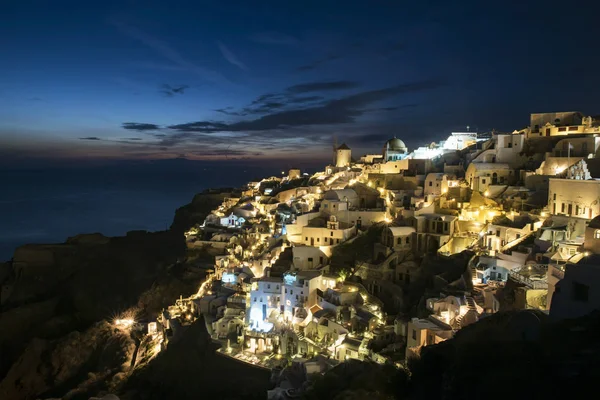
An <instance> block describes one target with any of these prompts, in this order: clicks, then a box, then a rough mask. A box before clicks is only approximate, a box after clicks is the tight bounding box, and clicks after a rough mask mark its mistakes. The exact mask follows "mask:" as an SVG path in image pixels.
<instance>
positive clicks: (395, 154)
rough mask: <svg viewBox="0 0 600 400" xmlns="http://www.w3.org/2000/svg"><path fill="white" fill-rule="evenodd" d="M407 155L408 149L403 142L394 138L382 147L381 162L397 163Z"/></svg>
mask: <svg viewBox="0 0 600 400" xmlns="http://www.w3.org/2000/svg"><path fill="white" fill-rule="evenodd" d="M407 155H408V148H407V147H406V145H405V144H404V142H403V141H402V140H400V139H398V138H396V137H394V138H392V139H390V140H388V141H387V142H385V144H384V145H383V160H384V162H387V161H399V160H403V159H404V158H406V156H407Z"/></svg>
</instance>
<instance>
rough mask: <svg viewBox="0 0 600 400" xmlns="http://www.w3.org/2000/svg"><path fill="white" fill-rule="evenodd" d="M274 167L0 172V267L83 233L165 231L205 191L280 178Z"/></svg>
mask: <svg viewBox="0 0 600 400" xmlns="http://www.w3.org/2000/svg"><path fill="white" fill-rule="evenodd" d="M282 168H285V166H279V165H275V164H273V163H264V162H263V163H256V162H254V163H244V162H241V161H238V162H210V161H191V160H185V159H173V160H160V161H147V162H120V163H113V164H109V165H77V164H69V165H60V166H40V167H32V168H9V169H7V168H5V169H0V261H8V260H10V258H11V257H12V255H13V253H14V250H15V248H16V247H17V246H20V245H23V244H28V243H61V242H64V241H65V240H66V239H67V238H68V237H70V236H74V235H77V234H80V233H93V232H100V233H102V234H104V235H107V236H120V235H124V234H125V233H126V232H127V231H130V230H148V231H156V230H164V229H167V228H168V227H169V226H170V225H171V222H172V220H173V216H174V215H175V210H176V209H177V208H178V207H181V206H183V205H185V204H187V203H189V202H190V201H191V200H192V198H193V196H194V195H195V194H196V193H199V192H201V191H203V190H204V189H207V188H218V187H240V186H241V185H243V184H246V183H248V182H249V181H251V180H254V179H259V178H264V177H268V176H273V175H277V176H281V173H282Z"/></svg>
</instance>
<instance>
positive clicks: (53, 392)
mask: <svg viewBox="0 0 600 400" xmlns="http://www.w3.org/2000/svg"><path fill="white" fill-rule="evenodd" d="M135 348H136V344H135V342H134V340H133V339H132V338H131V337H130V335H129V334H128V333H125V332H123V331H120V330H118V329H115V328H114V327H113V326H112V325H111V324H109V323H107V322H105V321H103V322H99V323H97V324H95V325H94V326H92V327H91V328H89V329H87V330H86V331H84V332H82V333H80V332H77V331H75V332H71V333H70V334H69V335H67V336H65V337H64V338H61V339H58V340H45V339H34V340H32V341H31V342H30V343H29V345H28V346H27V348H26V349H25V351H24V352H23V354H22V355H21V357H19V359H18V360H17V362H15V363H14V365H13V366H12V367H11V368H10V370H9V371H8V373H7V375H6V378H5V379H4V380H3V381H2V382H0V397H1V398H3V399H13V400H20V399H30V398H37V397H38V396H41V397H51V396H60V397H61V398H62V399H73V398H82V397H84V398H88V397H89V395H90V393H92V392H96V391H97V390H99V389H100V390H101V389H112V387H107V385H106V383H105V382H106V378H108V377H110V378H111V379H112V382H111V383H112V384H113V386H114V385H118V383H119V375H118V374H119V373H121V372H124V371H127V370H128V369H129V367H130V366H131V362H132V360H133V355H134V352H135Z"/></svg>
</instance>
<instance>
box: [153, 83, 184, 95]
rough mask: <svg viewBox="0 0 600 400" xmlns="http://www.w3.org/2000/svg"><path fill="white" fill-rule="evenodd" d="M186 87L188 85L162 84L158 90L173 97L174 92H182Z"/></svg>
mask: <svg viewBox="0 0 600 400" xmlns="http://www.w3.org/2000/svg"><path fill="white" fill-rule="evenodd" d="M186 89H189V86H188V85H179V86H171V85H169V84H166V83H164V84H162V85H161V86H160V90H159V92H160V93H161V94H163V95H164V96H167V97H173V96H175V95H176V94H183V93H184V92H185V90H186Z"/></svg>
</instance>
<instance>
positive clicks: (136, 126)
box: [121, 122, 160, 132]
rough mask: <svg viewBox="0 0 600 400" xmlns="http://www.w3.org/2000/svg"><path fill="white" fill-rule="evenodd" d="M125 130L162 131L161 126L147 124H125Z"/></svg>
mask: <svg viewBox="0 0 600 400" xmlns="http://www.w3.org/2000/svg"><path fill="white" fill-rule="evenodd" d="M121 127H122V128H123V129H128V130H132V131H138V132H143V131H156V130H159V129H160V126H159V125H156V124H146V123H138V122H123V124H122V125H121Z"/></svg>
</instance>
